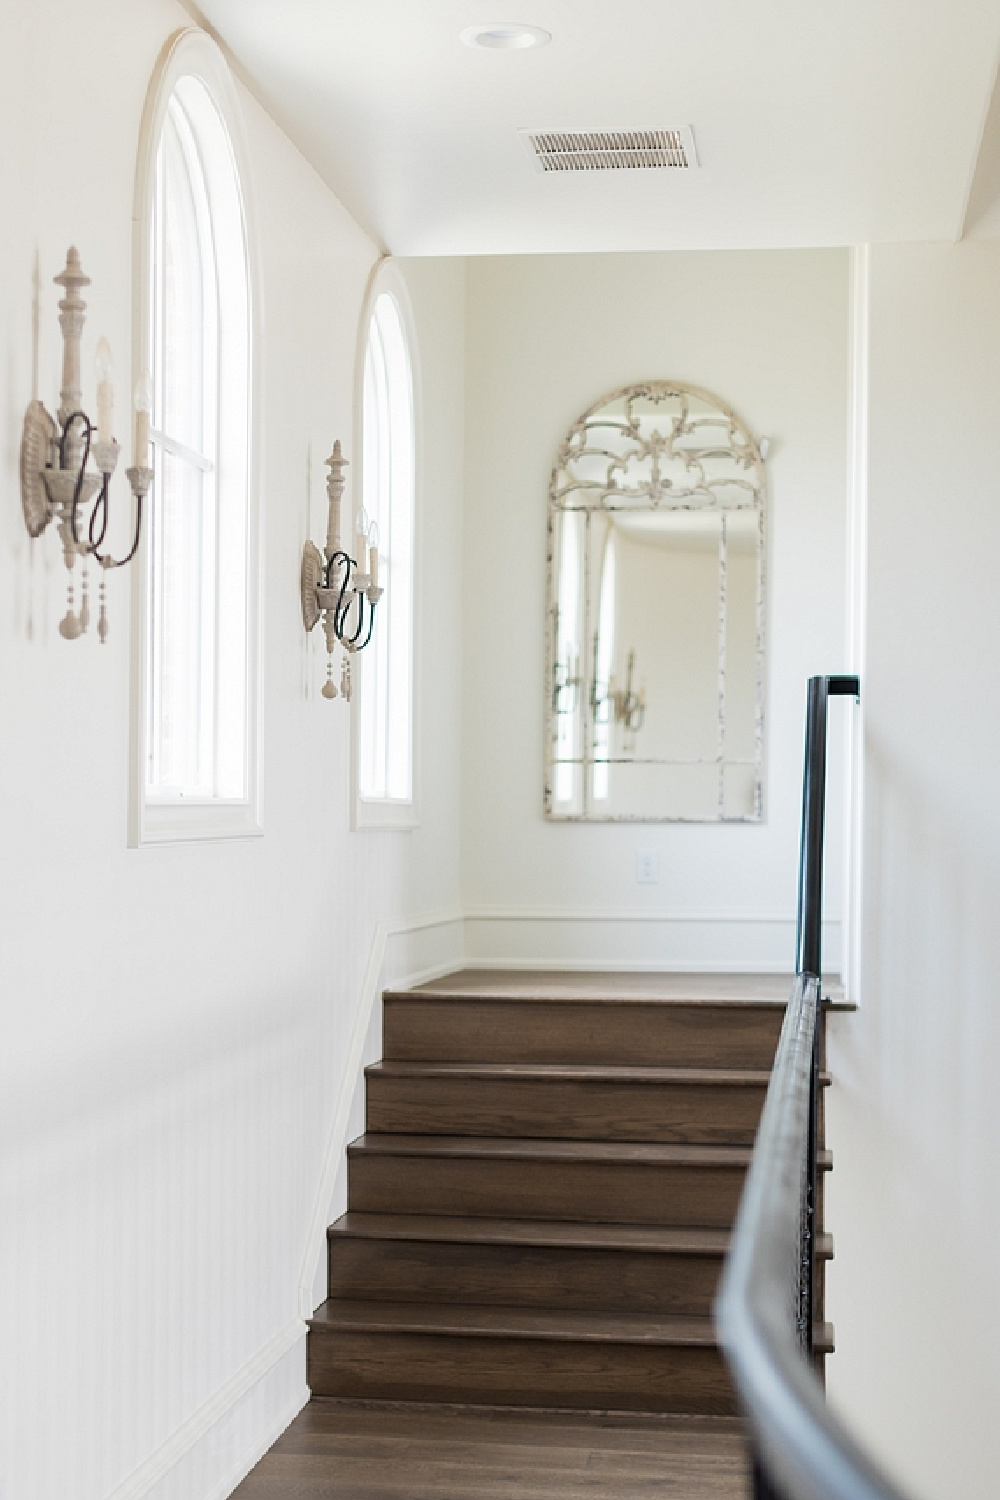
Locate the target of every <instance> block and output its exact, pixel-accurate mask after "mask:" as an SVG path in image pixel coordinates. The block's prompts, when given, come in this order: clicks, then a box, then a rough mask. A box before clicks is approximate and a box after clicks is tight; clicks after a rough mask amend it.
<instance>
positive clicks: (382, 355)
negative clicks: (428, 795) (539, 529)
mask: <svg viewBox="0 0 1000 1500" xmlns="http://www.w3.org/2000/svg"><path fill="white" fill-rule="evenodd" d="M383 284H384V283H383V282H382V281H381V280H380V283H379V285H380V286H381V285H383ZM403 297H405V291H404V289H403V288H402V287H401V286H400V287H399V288H398V289H397V288H395V287H394V288H393V289H392V290H387V289H386V290H377V293H376V295H375V298H374V301H373V303H372V306H371V314H370V317H369V320H368V335H367V343H366V347H365V355H364V377H363V387H362V400H361V426H362V452H361V502H362V506H363V508H364V512H365V519H366V520H367V522H368V524H369V525H370V526H371V525H372V524H373V525H374V527H375V528H377V535H378V545H379V558H380V572H382V571H384V579H383V580H380V581H383V582H384V587H385V594H384V596H383V598H382V601H381V603H380V605H379V615H378V618H377V621H376V626H375V633H374V635H373V637H372V641H371V645H370V646H369V647H368V649H367V650H366V651H365V652H364V653H363V655H362V657H361V663H360V665H361V692H360V698H361V703H360V710H361V711H360V722H359V742H358V793H359V822H360V823H361V824H362V825H364V824H365V823H374V824H383V825H385V824H388V825H392V824H393V823H395V824H397V825H398V824H400V823H403V824H406V823H407V822H412V814H413V802H414V796H413V780H414V778H413V560H414V558H413V554H414V500H415V488H416V432H415V428H416V423H415V418H414V389H413V386H414V381H413V367H412V360H411V355H410V340H409V338H408V335H407V328H406V322H407V319H406V317H405V314H404V310H403V303H402V298H403Z"/></svg>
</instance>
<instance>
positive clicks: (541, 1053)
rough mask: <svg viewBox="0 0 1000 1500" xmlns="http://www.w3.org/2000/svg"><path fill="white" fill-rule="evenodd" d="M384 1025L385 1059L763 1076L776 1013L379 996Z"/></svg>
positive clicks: (770, 1009)
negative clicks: (750, 1071) (747, 1071)
mask: <svg viewBox="0 0 1000 1500" xmlns="http://www.w3.org/2000/svg"><path fill="white" fill-rule="evenodd" d="M383 1017H384V1020H383V1028H384V1029H383V1037H384V1042H383V1054H382V1055H383V1057H385V1058H386V1059H387V1060H398V1061H411V1062H509V1063H531V1062H539V1063H582V1064H585V1063H607V1064H611V1065H620V1066H629V1067H644V1066H645V1067H715V1068H770V1066H771V1064H772V1062H773V1061H774V1050H775V1047H776V1046H777V1041H778V1033H779V1031H780V1030H781V1021H782V1011H781V1008H780V1007H776V1006H755V1005H751V1004H747V1005H730V1006H712V1005H682V1004H672V1005H655V1004H630V1003H627V1002H625V1003H607V1004H595V1003H590V1004H577V1003H575V1002H573V1001H566V1000H562V1001H558V1002H552V1001H543V1000H538V1001H533V1000H518V1001H516V1002H504V1001H497V1000H476V999H467V1000H466V999H462V1000H433V999H427V1000H423V999H417V1000H414V999H401V998H393V997H392V996H391V995H387V996H386V997H385V1000H384V1008H383Z"/></svg>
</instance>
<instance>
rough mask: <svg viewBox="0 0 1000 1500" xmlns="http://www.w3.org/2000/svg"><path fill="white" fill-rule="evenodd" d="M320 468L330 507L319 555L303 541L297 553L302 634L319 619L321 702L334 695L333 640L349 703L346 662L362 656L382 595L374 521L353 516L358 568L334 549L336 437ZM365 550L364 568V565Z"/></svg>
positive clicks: (338, 477)
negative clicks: (340, 650)
mask: <svg viewBox="0 0 1000 1500" xmlns="http://www.w3.org/2000/svg"><path fill="white" fill-rule="evenodd" d="M326 466H327V468H328V469H329V470H330V472H329V474H328V475H327V479H326V493H327V499H328V500H329V502H330V509H329V514H328V516H327V523H326V547H325V549H324V551H323V552H320V550H319V548H318V547H317V546H316V545H315V544H314V543H313V542H306V544H305V547H304V548H303V551H302V573H301V579H300V592H301V598H302V623H303V625H304V626H305V627H306V629H307V630H312V629H313V627H314V626H315V625H316V624H317V623H318V621H319V619H320V616H322V618H323V632H324V634H325V636H326V653H327V660H326V681H325V682H324V684H323V697H324V698H336V696H337V688H336V686H335V684H334V681H333V655H334V651H335V650H336V647H337V642H338V641H339V642H340V644H341V645H342V646H343V648H344V653H345V654H344V657H343V659H342V661H341V664H340V694H341V697H342V698H343V699H344V700H345V701H346V702H347V703H349V702H350V701H351V661H350V658H351V656H352V655H353V653H354V652H355V651H363V650H364V649H365V647H366V646H367V645H368V642H369V641H370V640H371V638H372V631H373V629H374V628H375V608H376V605H377V604H378V601H379V600H380V599H381V597H382V595H383V593H384V592H385V590H384V589H380V588H379V586H378V527H377V526H376V525H375V523H374V522H372V523H371V524H369V521H368V517H367V515H366V514H365V512H364V511H363V510H362V511H361V512H360V513H359V515H358V524H357V537H358V554H359V556H360V558H361V564H360V565H359V564H358V563H357V562H356V561H355V560H354V558H353V557H350V556H349V555H348V554H347V553H346V552H345V551H343V549H342V548H341V545H340V502H341V500H342V499H343V495H344V484H345V480H344V470H345V469H346V468H347V459H346V458H345V457H344V454H343V449H342V448H341V446H340V439H339V438H338V439H337V441H336V442H335V443H334V445H333V452H332V453H331V454H330V457H329V458H328V459H327V460H326ZM366 548H367V551H368V558H367V569H366V568H365V566H364V564H365V549H366Z"/></svg>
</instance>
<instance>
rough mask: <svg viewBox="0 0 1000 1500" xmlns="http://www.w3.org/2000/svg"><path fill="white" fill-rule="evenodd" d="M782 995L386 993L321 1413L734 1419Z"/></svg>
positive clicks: (521, 990)
mask: <svg viewBox="0 0 1000 1500" xmlns="http://www.w3.org/2000/svg"><path fill="white" fill-rule="evenodd" d="M660 978H661V979H666V976H660ZM784 985H785V982H784V981H783V980H782V981H780V982H779V983H778V985H777V987H776V988H775V987H774V986H773V985H772V987H771V988H772V991H773V994H774V998H771V997H767V998H762V997H761V992H762V990H763V989H765V988H766V986H765V985H764V984H763V982H762V981H760V980H757V979H750V980H747V981H745V982H743V983H742V984H741V983H740V982H739V981H737V980H736V979H734V978H733V977H728V978H720V979H717V980H713V979H711V978H710V977H709V976H687V980H686V982H684V981H683V977H682V976H673V978H672V981H671V982H669V983H667V984H661V985H660V986H659V990H660V991H661V993H657V986H656V985H652V986H651V985H650V984H649V983H644V982H642V981H640V980H639V978H638V976H636V977H635V978H630V977H629V976H605V980H604V982H603V983H600V982H599V981H598V978H597V976H576V977H575V979H574V977H573V976H561V977H560V979H559V980H555V979H554V977H553V976H551V975H548V976H544V977H542V976H523V977H518V976H502V977H501V976H497V975H493V976H489V975H485V976H484V975H481V974H475V973H469V974H465V975H457V976H450V977H449V979H448V980H447V981H440V982H438V984H437V985H435V986H424V987H422V988H420V989H416V990H412V991H405V992H399V993H387V994H386V995H385V996H384V998H383V1004H384V1054H385V1055H384V1059H383V1061H382V1062H380V1063H377V1064H376V1065H375V1066H374V1067H371V1068H369V1069H367V1072H366V1086H367V1126H368V1129H367V1132H366V1134H365V1135H364V1136H362V1137H361V1138H360V1139H359V1140H357V1141H355V1142H354V1143H353V1144H352V1145H351V1146H350V1147H349V1148H348V1212H347V1213H346V1214H345V1215H344V1216H343V1217H342V1218H341V1219H339V1220H338V1221H337V1223H336V1224H334V1225H332V1226H331V1228H330V1230H329V1299H328V1300H327V1301H326V1302H325V1303H324V1304H323V1305H322V1307H320V1308H319V1309H317V1312H316V1314H315V1316H314V1318H313V1319H312V1320H311V1323H310V1330H311V1331H310V1339H309V1384H310V1386H311V1387H312V1391H313V1394H314V1395H316V1396H336V1397H350V1398H355V1399H365V1400H390V1401H420V1402H449V1403H463V1404H473V1405H496V1406H510V1407H544V1408H556V1409H577V1410H590V1411H595V1410H607V1411H642V1412H671V1413H678V1414H681V1413H684V1414H696V1413H697V1414H704V1415H716V1416H718V1415H727V1414H730V1413H732V1411H733V1400H732V1393H731V1390H730V1386H729V1381H728V1377H727V1375H726V1372H725V1369H724V1367H723V1364H722V1360H721V1358H720V1355H719V1353H718V1350H717V1348H716V1344H715V1338H714V1333H713V1328H712V1323H711V1303H712V1298H713V1295H714V1292H715V1287H716V1283H717V1281H718V1276H719V1271H720V1267H721V1263H722V1258H723V1256H724V1254H725V1252H726V1248H727V1244H728V1238H729V1228H730V1226H731V1224H732V1220H733V1215H734V1212H735V1209H736V1205H737V1202H738V1199H739V1195H740V1191H741V1187H742V1182H743V1176H744V1173H745V1171H746V1167H747V1163H748V1161H749V1158H750V1148H751V1146H752V1143H753V1137H754V1132H755V1129H756V1124H757V1120H758V1117H759V1114H760V1110H761V1106H762V1103H763V1098H764V1093H765V1090H766V1087H767V1081H768V1074H769V1069H770V1066H771V1061H772V1058H773V1055H774V1049H775V1045H776V1041H777V1036H778V1031H779V1030H780V1026H781V1019H782V1014H783V1003H782V1000H781V999H778V998H777V996H778V995H781V994H783V989H784ZM651 991H652V992H651ZM822 1160H823V1164H824V1165H828V1164H829V1163H828V1160H827V1158H826V1157H825V1155H824V1157H823V1159H822ZM819 1253H820V1255H821V1256H823V1257H825V1256H827V1255H829V1253H830V1245H829V1241H828V1240H827V1239H826V1238H825V1237H824V1238H823V1239H822V1240H821V1242H820V1244H819ZM821 1289H822V1281H820V1290H821ZM830 1347H832V1343H831V1335H830V1331H829V1329H828V1328H827V1327H826V1325H821V1326H820V1327H819V1328H818V1330H817V1348H818V1350H819V1352H820V1354H822V1353H824V1352H826V1351H828V1350H829V1348H830Z"/></svg>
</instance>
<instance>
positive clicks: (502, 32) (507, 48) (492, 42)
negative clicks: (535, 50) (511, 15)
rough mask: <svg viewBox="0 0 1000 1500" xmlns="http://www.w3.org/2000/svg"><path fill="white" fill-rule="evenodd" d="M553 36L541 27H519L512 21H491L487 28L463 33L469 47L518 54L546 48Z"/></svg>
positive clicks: (477, 27) (481, 27)
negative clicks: (527, 50) (534, 48)
mask: <svg viewBox="0 0 1000 1500" xmlns="http://www.w3.org/2000/svg"><path fill="white" fill-rule="evenodd" d="M551 40H552V35H551V33H550V32H548V31H543V30H542V28H541V27H540V26H518V25H515V24H514V22H512V21H491V22H490V23H489V24H488V25H486V26H469V27H468V28H467V29H466V30H465V31H463V32H462V41H463V42H464V43H465V45H466V46H467V47H487V48H490V49H491V50H493V51H494V52H516V51H520V50H521V49H522V48H524V47H544V46H545V43H546V42H551Z"/></svg>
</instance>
